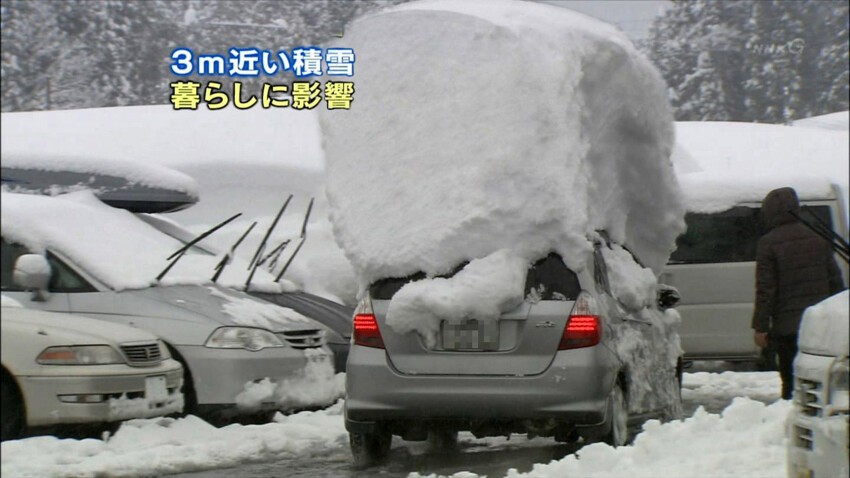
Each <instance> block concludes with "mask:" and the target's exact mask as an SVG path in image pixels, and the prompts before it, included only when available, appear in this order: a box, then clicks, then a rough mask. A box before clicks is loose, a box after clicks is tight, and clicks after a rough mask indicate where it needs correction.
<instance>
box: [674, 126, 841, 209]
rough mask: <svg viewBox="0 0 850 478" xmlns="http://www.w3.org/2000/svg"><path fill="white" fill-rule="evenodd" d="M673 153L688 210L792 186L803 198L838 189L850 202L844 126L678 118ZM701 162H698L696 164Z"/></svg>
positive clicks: (717, 206)
mask: <svg viewBox="0 0 850 478" xmlns="http://www.w3.org/2000/svg"><path fill="white" fill-rule="evenodd" d="M676 141H677V146H678V148H677V149H676V152H675V154H674V156H673V161H674V164H675V165H676V170H677V174H678V176H679V183H680V184H681V185H682V191H683V192H684V195H685V200H686V205H687V209H688V211H693V212H718V211H722V210H724V209H728V208H730V207H732V206H734V205H735V204H737V203H739V202H747V201H749V202H761V200H762V199H764V196H765V195H766V194H767V193H768V192H770V191H771V190H773V189H776V188H778V187H783V186H791V187H793V188H795V189H796V190H797V194H798V196H799V197H800V198H805V199H825V198H831V197H835V196H836V192H834V191H833V183H834V184H836V185H837V187H838V188H839V192H838V193H837V194H838V195H839V197H840V199H842V200H843V201H844V205H845V210H846V206H847V204H848V192H850V187H848V181H850V179H848V178H850V162H848V160H847V158H848V155H850V150H848V143H850V135H848V132H847V131H846V130H844V131H828V130H820V129H809V128H794V127H791V126H783V125H769V124H756V123H734V122H720V121H718V122H677V123H676ZM694 163H696V165H697V166H696V167H695V166H694Z"/></svg>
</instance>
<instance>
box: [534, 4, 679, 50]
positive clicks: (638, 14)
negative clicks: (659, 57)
mask: <svg viewBox="0 0 850 478" xmlns="http://www.w3.org/2000/svg"><path fill="white" fill-rule="evenodd" d="M542 1H543V3H549V4H552V5H557V6H559V7H565V8H570V9H572V10H576V11H579V12H581V13H584V14H585V15H590V16H592V17H596V18H598V19H600V20H604V21H606V22H608V23H613V24H614V25H617V26H618V27H620V29H621V30H623V31H624V32H626V34H627V35H628V36H629V38H631V39H632V40H637V39H640V38H644V37H646V35H647V34H648V33H649V27H650V25H652V19H653V18H655V17H656V16H658V15H659V14H661V13H662V12H663V11H664V9H666V8H668V7H669V6H670V5H671V2H669V1H666V0H645V1H639V0H604V1H599V0H597V1H591V0H542Z"/></svg>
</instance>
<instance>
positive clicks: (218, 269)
mask: <svg viewBox="0 0 850 478" xmlns="http://www.w3.org/2000/svg"><path fill="white" fill-rule="evenodd" d="M256 225H257V221H254V222H253V223H252V224H251V225H250V226H249V227H248V230H247V231H245V232H244V233H243V234H242V236H241V237H240V238H239V240H238V241H236V242H235V243H234V244H233V245H232V246H230V252H228V253H227V254H225V255H224V257H222V258H221V261H220V262H219V263H218V264H217V265H216V266H215V274H213V277H212V281H213V282H216V281H217V280H218V278H219V277H220V276H221V273H222V272H224V268H225V267H227V265H228V264H230V259H231V258H232V257H233V255H234V254H235V253H236V248H237V247H239V244H242V241H244V240H245V238H246V237H248V234H250V233H251V230H252V229H254V226H256Z"/></svg>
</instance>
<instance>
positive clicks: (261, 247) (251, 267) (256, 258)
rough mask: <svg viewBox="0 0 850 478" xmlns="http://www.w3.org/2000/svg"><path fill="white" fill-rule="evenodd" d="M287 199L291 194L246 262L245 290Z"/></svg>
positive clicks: (258, 264) (249, 284)
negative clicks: (252, 255)
mask: <svg viewBox="0 0 850 478" xmlns="http://www.w3.org/2000/svg"><path fill="white" fill-rule="evenodd" d="M289 201H292V194H290V195H289V197H288V198H286V201H285V202H284V203H283V206H282V207H281V208H280V211H278V212H277V216H275V218H274V221H272V223H271V226H269V230H268V231H266V235H265V236H264V237H263V240H262V242H260V245H259V246H258V247H257V252H255V253H254V258H253V259H251V262H250V263H249V264H248V270H250V271H251V273H250V274H248V280H246V281H245V290H246V291H247V290H248V288H249V287H250V286H251V280H252V279H253V278H254V272H256V271H257V267H259V266H260V258H261V257H262V255H263V251H264V250H265V248H266V243H267V242H268V241H269V236H271V235H272V231H274V228H275V226H277V222H278V221H279V220H280V216H282V215H283V212H284V211H286V206H289Z"/></svg>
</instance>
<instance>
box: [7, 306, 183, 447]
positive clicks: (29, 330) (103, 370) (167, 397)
mask: <svg viewBox="0 0 850 478" xmlns="http://www.w3.org/2000/svg"><path fill="white" fill-rule="evenodd" d="M0 325H2V334H0V337H2V375H0V376H1V377H2V379H1V380H0V391H2V439H3V440H7V439H13V438H17V437H19V436H20V435H21V434H22V433H23V432H24V430H26V429H27V428H31V427H40V426H51V425H60V424H75V423H98V422H115V421H120V420H127V419H131V418H147V417H155V416H162V415H168V414H171V413H179V412H180V411H182V410H183V394H182V392H181V391H180V388H181V386H182V385H183V368H182V367H181V365H180V363H179V362H177V361H175V360H173V359H172V358H171V356H170V355H169V353H168V349H167V348H166V347H165V344H163V342H162V341H160V340H158V339H157V338H156V337H155V336H154V335H152V334H150V333H148V332H144V331H142V330H139V329H135V328H132V327H128V326H125V325H119V324H112V323H109V322H104V321H101V320H95V319H88V318H83V317H79V316H75V315H68V314H58V313H53V312H44V311H40V310H30V309H23V308H20V306H17V307H16V306H15V304H14V301H13V300H10V299H7V298H6V297H5V296H4V298H3V308H2V320H0Z"/></svg>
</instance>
